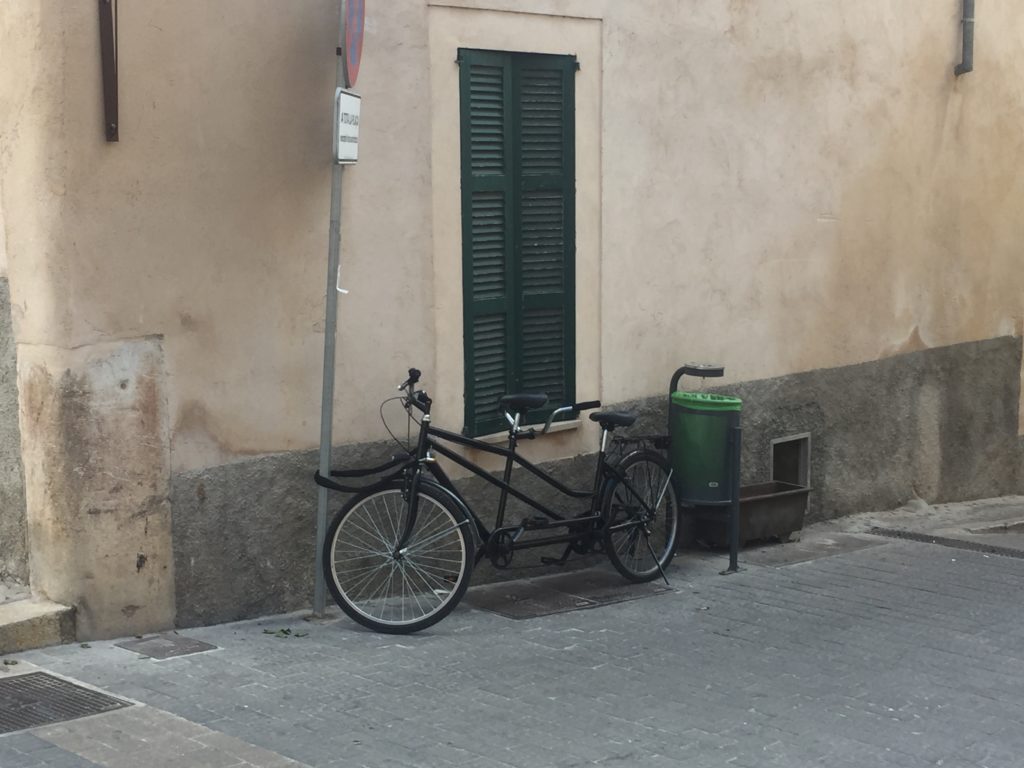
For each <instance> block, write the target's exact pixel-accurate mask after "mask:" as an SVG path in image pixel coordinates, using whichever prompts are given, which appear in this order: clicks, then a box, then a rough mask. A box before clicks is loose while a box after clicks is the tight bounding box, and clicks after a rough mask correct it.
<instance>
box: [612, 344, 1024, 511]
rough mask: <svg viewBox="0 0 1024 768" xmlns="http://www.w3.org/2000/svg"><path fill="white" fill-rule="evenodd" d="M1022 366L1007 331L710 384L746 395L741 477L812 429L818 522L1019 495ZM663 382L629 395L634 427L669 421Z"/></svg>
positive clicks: (765, 475) (687, 382)
mask: <svg viewBox="0 0 1024 768" xmlns="http://www.w3.org/2000/svg"><path fill="white" fill-rule="evenodd" d="M1020 373H1021V339H1020V338H1017V337H1010V336H1006V337H1001V338H997V339H988V340H985V341H978V342H970V343H965V344H957V345H954V346H948V347H939V348H936V349H929V350H923V351H920V352H913V353H910V354H905V355H899V356H896V357H891V358H887V359H885V360H876V361H872V362H869V363H862V364H860V365H851V366H844V367H842V368H829V369H819V370H815V371H809V372H807V373H798V374H793V375H791V376H783V377H780V378H774V379H764V380H760V381H748V382H744V383H742V384H737V385H735V386H728V387H721V388H712V387H709V388H708V391H711V392H721V393H727V394H731V395H735V396H737V397H740V398H742V399H743V401H744V403H743V416H742V426H743V457H742V463H743V469H742V482H744V483H755V482H761V481H765V480H769V479H771V466H770V463H771V450H770V443H771V441H772V440H773V439H776V438H783V437H788V436H791V435H797V434H802V433H810V435H811V467H810V475H811V476H810V484H811V486H812V488H813V489H814V490H813V492H812V493H811V496H810V509H809V511H808V521H809V522H813V521H817V520H826V519H831V518H835V517H841V516H843V515H849V514H853V513H856V512H866V511H878V510H886V509H893V508H895V507H898V506H900V505H902V504H904V503H905V502H906V501H908V500H910V499H913V498H921V499H923V500H925V501H927V502H929V503H933V504H934V503H941V502H947V501H964V500H967V499H979V498H989V497H993V496H1003V495H1008V494H1014V493H1020V492H1021V490H1022V488H1024V472H1022V469H1021V463H1022V459H1024V451H1022V442H1021V439H1020V438H1019V437H1018V434H1017V428H1018V407H1019V402H1020ZM709 381H713V380H709ZM694 385H699V382H698V381H697V380H695V379H686V378H684V379H683V385H682V386H687V387H692V386H694ZM667 387H668V381H667V378H666V395H665V397H664V398H661V397H658V398H649V399H647V400H643V401H639V402H632V403H626V404H623V406H622V407H623V408H627V409H628V408H632V409H634V410H638V411H639V412H640V413H641V414H642V416H641V419H640V421H639V423H638V424H637V425H636V427H635V429H650V430H656V431H662V432H664V431H665V430H666V429H667V427H666V424H667V418H668V415H667V408H668V405H667V402H668V391H667Z"/></svg>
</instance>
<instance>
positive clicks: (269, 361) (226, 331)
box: [0, 0, 434, 470]
mask: <svg viewBox="0 0 1024 768" xmlns="http://www.w3.org/2000/svg"><path fill="white" fill-rule="evenodd" d="M337 6H338V3H337V2H336V0H302V1H301V2H291V3H288V4H286V5H285V4H281V3H279V2H272V1H270V0H264V1H262V2H252V1H251V0H217V2H209V1H208V0H185V1H184V2H178V3H173V4H169V3H159V2H147V3H121V7H120V11H119V79H120V118H121V128H120V134H121V141H120V142H119V143H117V144H107V143H106V142H105V141H104V140H103V135H102V133H101V126H102V99H101V89H100V80H99V77H100V71H99V42H98V41H99V33H98V20H97V14H96V8H95V4H80V3H79V4H72V3H60V2H52V1H51V0H21V1H20V2H18V3H14V4H6V3H5V4H4V7H3V9H2V10H0V15H2V16H0V18H2V20H0V34H2V37H0V49H2V50H3V51H4V54H3V56H4V64H5V66H4V67H3V68H2V69H3V70H4V73H5V74H3V75H0V77H3V78H4V79H3V100H4V103H5V104H8V105H12V106H13V109H11V110H7V109H5V110H4V112H5V114H4V116H3V117H2V118H0V120H2V121H3V122H2V124H0V125H2V134H0V136H2V138H3V142H4V145H5V151H4V152H3V154H2V155H0V181H2V189H3V210H4V220H5V222H6V225H5V229H6V235H7V243H8V252H9V254H10V263H11V273H12V283H13V285H14V289H13V290H14V293H15V298H14V302H15V304H16V306H17V307H18V308H19V310H20V311H19V316H18V317H17V318H16V321H17V327H18V338H19V341H20V342H22V343H23V344H38V343H45V344H51V345H56V346H61V347H76V346H81V345H88V344H93V343H97V342H101V341H108V340H111V339H122V338H133V337H138V336H141V335H147V334H160V335H162V336H163V337H164V350H165V354H166V356H167V371H168V377H169V381H168V396H169V407H170V415H171V425H172V431H171V438H172V447H173V452H172V462H173V466H174V468H175V469H178V470H180V469H189V468H195V467H199V466H206V465H211V464H216V463H221V462H224V461H229V460H232V459H236V458H240V457H244V456H247V455H252V454H258V453H265V452H271V451H281V450H290V449H297V448H308V447H310V446H312V445H315V444H316V442H317V440H318V436H319V408H320V370H321V366H322V362H321V361H322V350H323V292H324V285H325V273H326V266H325V265H326V253H327V233H328V217H329V192H330V175H331V166H330V152H331V138H330V133H331V114H332V112H331V109H332V106H331V105H332V98H333V89H334V71H335V60H336V59H335V53H334V49H335V46H336V45H337V40H336V38H337ZM365 46H366V55H365V57H364V60H363V65H362V69H361V73H360V80H359V90H361V91H362V92H363V93H364V94H365V95H366V99H365V102H364V110H363V123H362V126H363V141H362V146H361V152H362V154H363V156H364V157H369V158H377V165H376V167H374V166H372V165H370V164H368V163H362V164H360V165H359V166H357V167H355V168H353V169H351V170H349V171H348V172H347V175H348V178H347V179H346V188H345V196H346V197H345V216H344V232H343V246H342V247H343V256H342V258H343V263H344V270H345V272H344V280H345V283H346V285H347V287H348V288H349V289H350V290H351V294H350V295H349V296H347V297H346V298H345V299H344V300H343V302H342V307H341V312H340V326H339V327H340V331H339V337H338V338H339V348H338V357H339V366H338V392H339V398H338V408H337V411H336V412H337V427H336V434H337V435H338V438H339V440H340V441H342V442H344V441H348V440H360V439H366V438H367V437H368V436H369V435H370V434H371V433H375V432H376V425H377V416H376V411H375V408H373V407H367V403H370V402H376V401H379V399H380V397H378V394H379V393H380V392H382V391H386V390H389V389H390V387H391V385H392V384H394V383H396V382H397V381H398V380H399V379H398V377H399V376H400V375H401V373H402V371H403V370H404V368H406V367H408V365H410V364H414V363H417V362H420V364H421V365H423V366H424V367H427V366H429V364H430V358H431V357H432V354H433V353H432V349H433V346H434V341H433V338H434V337H433V330H432V315H431V313H430V311H429V308H430V305H431V282H432V278H433V275H432V270H431V258H430V252H429V240H430V220H429V216H428V213H429V210H430V194H429V190H430V187H429V185H430V172H429V151H428V150H429V131H428V130H427V128H428V126H429V101H428V99H427V97H426V94H427V93H428V91H429V89H428V84H427V83H428V80H427V57H426V9H425V6H423V5H422V4H420V3H379V4H377V5H376V6H374V7H372V13H371V14H370V18H369V19H368V21H367V28H366V44H365ZM22 62H24V64H22ZM357 254H358V256H357ZM382 340H387V343H382ZM425 351H426V352H425ZM424 356H426V357H427V360H426V361H422V358H423V357H424Z"/></svg>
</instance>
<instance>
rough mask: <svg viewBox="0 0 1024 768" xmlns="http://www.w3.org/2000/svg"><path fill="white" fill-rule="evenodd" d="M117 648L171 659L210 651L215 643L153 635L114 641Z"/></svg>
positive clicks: (155, 657)
mask: <svg viewBox="0 0 1024 768" xmlns="http://www.w3.org/2000/svg"><path fill="white" fill-rule="evenodd" d="M114 645H116V646H117V647H118V648H124V649H125V650H126V651H134V652H135V653H138V654H140V655H141V656H149V657H150V658H151V659H172V658H174V657H176V656H188V655H189V654H192V653H202V652H203V651H212V650H214V649H216V647H217V646H216V645H210V644H209V643H204V642H203V641H202V640H193V639H192V638H190V637H182V636H181V635H170V634H168V635H153V636H152V637H143V638H139V639H138V640H128V641H126V642H124V643H114Z"/></svg>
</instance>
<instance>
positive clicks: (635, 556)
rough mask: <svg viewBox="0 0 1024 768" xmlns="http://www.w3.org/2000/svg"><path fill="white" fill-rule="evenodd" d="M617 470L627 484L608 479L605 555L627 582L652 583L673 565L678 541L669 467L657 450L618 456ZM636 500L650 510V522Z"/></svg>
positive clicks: (673, 494) (642, 506) (645, 511)
mask: <svg viewBox="0 0 1024 768" xmlns="http://www.w3.org/2000/svg"><path fill="white" fill-rule="evenodd" d="M616 468H617V469H618V471H619V472H620V473H621V474H622V475H623V476H624V478H625V480H626V482H623V481H622V480H620V479H618V478H613V479H612V480H611V481H610V482H609V484H608V487H607V488H606V490H605V493H604V501H603V503H602V513H603V515H604V533H603V537H602V538H603V540H604V547H605V552H606V553H607V555H608V559H609V560H611V562H612V565H613V566H615V569H616V570H617V571H618V572H619V573H620V574H622V575H623V576H624V577H625V578H626V579H628V580H629V581H633V582H637V583H640V582H645V581H652V580H653V579H656V578H658V576H660V575H661V573H662V572H663V571H664V569H665V568H667V567H668V565H669V563H671V562H672V557H673V556H674V555H675V549H676V541H677V539H678V537H679V518H680V510H679V504H678V503H677V501H676V494H675V491H674V490H673V488H672V483H671V482H669V479H670V466H669V463H668V461H667V460H666V459H665V458H664V457H663V456H662V455H661V454H660V453H658V452H657V451H653V450H650V449H641V450H638V451H634V452H633V453H630V454H628V455H627V456H625V457H623V459H622V460H621V461H620V462H619V463H618V464H616ZM641 500H643V501H644V503H645V504H646V506H647V507H648V508H653V509H654V513H655V516H654V517H653V518H651V517H650V515H649V513H648V511H647V509H645V507H644V505H642V504H640V501H641ZM652 553H653V554H652Z"/></svg>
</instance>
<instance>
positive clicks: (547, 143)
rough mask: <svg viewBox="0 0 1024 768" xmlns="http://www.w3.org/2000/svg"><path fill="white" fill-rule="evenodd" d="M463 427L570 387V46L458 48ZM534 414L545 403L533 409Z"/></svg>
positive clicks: (479, 425) (567, 393)
mask: <svg viewBox="0 0 1024 768" xmlns="http://www.w3.org/2000/svg"><path fill="white" fill-rule="evenodd" d="M459 61H460V64H461V71H460V80H461V83H460V87H461V99H462V122H461V131H462V240H463V298H464V307H465V312H464V321H465V339H464V347H465V365H466V421H465V423H466V431H467V432H468V433H469V434H474V435H478V434H484V433H487V432H495V431H498V430H501V429H503V428H504V427H505V426H506V425H505V422H504V420H503V418H502V417H501V414H500V413H499V411H498V399H499V398H500V397H501V396H502V395H503V394H506V393H510V392H519V391H524V392H547V394H548V396H549V397H550V403H551V408H554V407H557V406H558V405H562V404H564V403H567V402H571V401H572V399H573V397H574V394H575V392H574V389H575V387H574V377H573V374H574V369H575V360H574V351H573V350H574V345H573V340H574V330H573V317H574V314H575V312H574V306H573V262H574V254H575V221H574V210H575V202H574V191H575V190H574V184H575V181H574V179H575V173H574V160H573V144H574V135H573V116H574V99H573V73H574V72H575V66H574V60H573V59H571V58H570V57H561V56H539V55H530V54H507V53H493V52H487V51H468V50H462V51H460V52H459ZM533 415H534V416H535V417H537V418H542V417H544V416H545V415H546V413H545V412H538V413H536V414H533Z"/></svg>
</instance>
